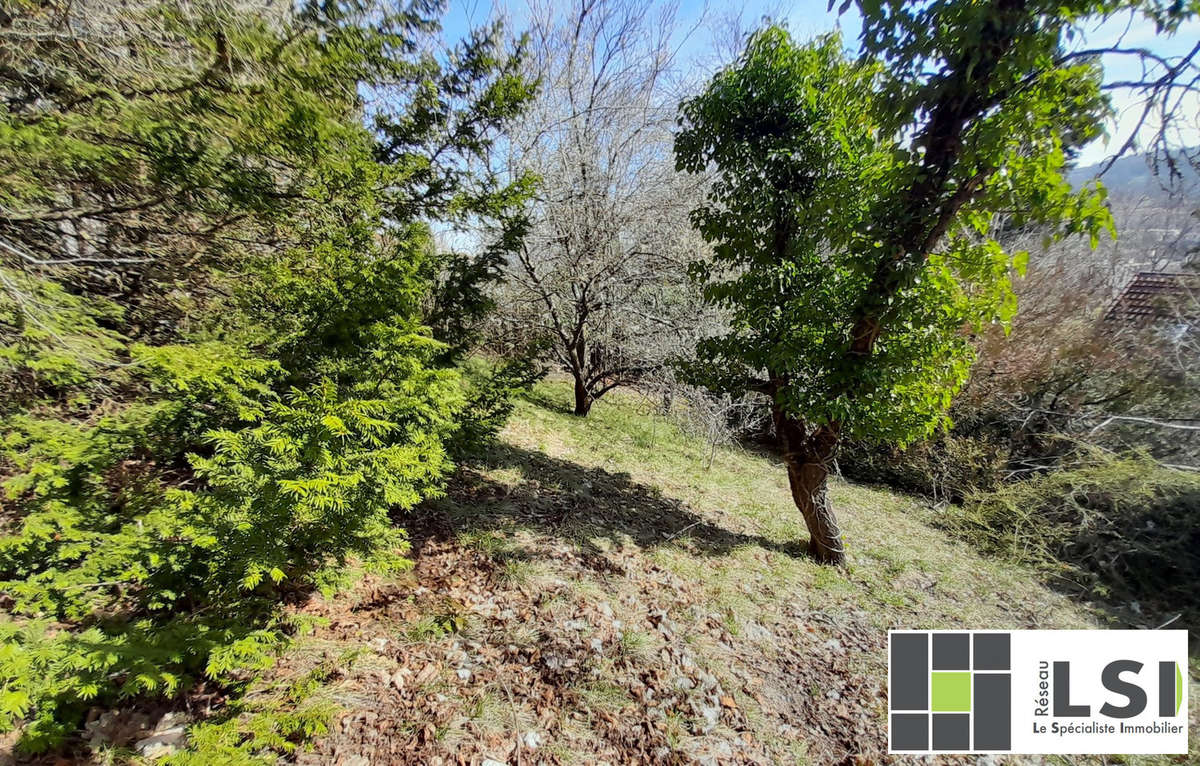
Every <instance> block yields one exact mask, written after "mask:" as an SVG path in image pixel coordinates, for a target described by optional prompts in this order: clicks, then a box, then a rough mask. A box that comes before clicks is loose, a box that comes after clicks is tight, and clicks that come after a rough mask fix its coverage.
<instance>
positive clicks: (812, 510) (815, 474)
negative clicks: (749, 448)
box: [774, 405, 846, 566]
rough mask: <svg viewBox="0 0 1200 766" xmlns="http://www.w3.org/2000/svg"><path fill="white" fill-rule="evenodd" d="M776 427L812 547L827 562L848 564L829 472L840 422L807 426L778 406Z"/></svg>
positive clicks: (793, 500)
mask: <svg viewBox="0 0 1200 766" xmlns="http://www.w3.org/2000/svg"><path fill="white" fill-rule="evenodd" d="M774 409H775V412H774V415H775V430H776V433H777V434H778V436H779V443H780V446H781V447H782V448H783V461H784V464H785V465H786V466H787V472H788V484H789V485H790V486H791V490H792V502H794V503H795V504H796V508H798V509H799V510H800V513H801V515H803V516H804V523H805V525H806V526H807V527H808V551H809V555H811V556H812V557H813V558H814V559H816V560H817V561H819V562H821V563H823V564H833V565H835V566H845V564H846V549H845V547H844V546H843V545H842V531H841V529H840V528H839V527H838V523H837V517H836V516H835V515H834V512H833V503H832V502H830V499H829V482H828V479H829V473H830V467H831V465H832V462H833V456H834V453H835V452H836V451H837V446H838V442H839V438H840V437H839V435H838V430H839V429H838V426H837V424H830V425H821V426H817V427H815V428H813V429H812V430H809V429H806V428H805V425H804V423H803V422H802V421H800V420H798V419H796V418H795V417H792V416H790V415H787V414H786V413H784V412H783V411H782V410H781V409H780V408H779V406H778V405H776V406H775V408H774Z"/></svg>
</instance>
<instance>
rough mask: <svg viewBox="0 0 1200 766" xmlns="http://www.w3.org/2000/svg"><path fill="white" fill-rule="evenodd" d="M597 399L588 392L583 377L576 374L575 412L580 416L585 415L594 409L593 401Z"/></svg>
mask: <svg viewBox="0 0 1200 766" xmlns="http://www.w3.org/2000/svg"><path fill="white" fill-rule="evenodd" d="M594 401H595V399H593V398H592V395H591V394H590V393H588V389H587V386H586V385H584V383H583V378H581V377H580V376H578V375H576V376H575V414H576V415H578V416H579V417H581V418H582V417H585V416H586V415H587V414H588V412H589V411H590V410H591V409H592V402H594Z"/></svg>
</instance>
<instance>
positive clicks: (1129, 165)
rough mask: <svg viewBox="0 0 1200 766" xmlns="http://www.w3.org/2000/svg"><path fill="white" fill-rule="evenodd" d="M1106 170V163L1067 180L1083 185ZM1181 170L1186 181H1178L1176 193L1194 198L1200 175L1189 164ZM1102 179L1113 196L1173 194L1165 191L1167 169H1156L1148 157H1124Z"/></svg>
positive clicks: (1081, 170) (1078, 171) (1199, 189)
mask: <svg viewBox="0 0 1200 766" xmlns="http://www.w3.org/2000/svg"><path fill="white" fill-rule="evenodd" d="M1103 167H1104V163H1100V164H1099V165H1089V166H1087V167H1083V168H1076V169H1074V170H1072V171H1071V172H1070V173H1069V174H1068V176H1067V177H1068V179H1070V181H1071V183H1072V184H1074V185H1075V186H1080V185H1082V184H1083V183H1085V182H1087V181H1090V180H1091V179H1093V178H1095V177H1096V174H1097V173H1099V172H1100V171H1101V169H1103ZM1156 170H1157V173H1156V172H1155V171H1156ZM1179 171H1180V172H1181V173H1182V175H1183V178H1182V179H1181V180H1178V181H1176V182H1175V185H1174V186H1173V187H1172V191H1173V192H1175V193H1180V192H1183V193H1188V194H1191V195H1196V194H1197V192H1200V173H1197V171H1196V168H1194V167H1193V166H1191V165H1190V164H1188V163H1187V162H1186V161H1185V162H1183V163H1182V164H1181V165H1180V167H1179ZM1101 180H1102V181H1103V182H1104V185H1105V187H1107V188H1108V191H1109V194H1110V195H1111V196H1113V197H1119V198H1124V199H1129V198H1137V197H1166V196H1169V194H1170V193H1171V192H1169V191H1168V190H1167V189H1166V188H1165V187H1166V185H1167V183H1168V173H1167V168H1166V166H1165V165H1162V164H1160V165H1159V166H1158V167H1157V168H1155V167H1152V166H1151V164H1150V161H1149V157H1148V156H1147V155H1145V154H1135V155H1131V156H1128V157H1122V158H1121V159H1119V160H1117V161H1116V162H1114V163H1113V166H1112V167H1111V168H1109V169H1108V171H1107V172H1106V173H1105V174H1104V176H1103V178H1102V179H1101Z"/></svg>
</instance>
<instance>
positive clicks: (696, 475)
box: [193, 383, 1197, 764]
mask: <svg viewBox="0 0 1200 766" xmlns="http://www.w3.org/2000/svg"><path fill="white" fill-rule="evenodd" d="M569 395H570V392H569V390H568V388H567V387H566V386H565V385H562V384H558V383H549V384H543V385H542V386H540V387H539V388H538V390H537V392H536V395H535V396H534V397H533V399H534V401H524V402H522V403H521V404H520V406H519V408H518V410H517V412H516V414H515V415H514V417H513V418H512V420H511V421H510V423H509V425H508V427H507V428H506V429H505V431H504V432H503V434H502V440H501V443H500V444H499V445H498V446H497V447H496V448H495V449H494V450H493V451H492V453H491V455H490V457H489V459H488V461H487V462H486V464H482V465H473V466H466V467H463V468H461V469H460V471H459V473H458V474H457V475H456V477H455V478H454V480H453V482H452V485H451V487H450V491H449V494H448V496H447V497H446V498H444V499H442V500H439V501H436V502H434V503H432V504H430V505H428V506H426V507H424V508H422V509H421V511H422V512H421V513H420V514H419V517H418V518H417V519H415V520H409V521H407V522H406V523H407V524H408V526H409V528H410V531H411V532H412V536H413V540H414V550H413V554H414V555H413V558H414V560H415V561H416V567H415V569H414V570H413V571H412V572H410V573H408V574H406V575H405V576H404V577H402V578H400V579H394V580H381V579H370V578H368V579H367V581H366V582H365V583H363V584H362V585H361V586H359V587H358V588H357V589H356V590H354V591H352V592H350V593H347V594H343V595H340V596H337V597H335V598H333V599H330V600H325V599H322V598H320V597H315V598H313V599H312V600H310V601H308V602H307V603H305V604H303V605H300V606H298V607H297V609H296V615H295V616H296V617H297V622H298V623H300V624H305V625H310V626H315V627H314V628H313V632H312V633H311V635H309V636H307V637H305V638H302V639H300V640H299V641H298V642H297V643H296V644H295V646H294V647H293V648H292V649H291V650H289V651H288V652H287V654H285V656H284V658H283V659H282V661H281V663H280V664H279V666H278V667H277V669H276V670H275V671H274V672H273V673H272V677H271V678H270V679H268V680H267V681H266V682H263V683H262V684H260V685H259V687H258V688H257V690H256V691H252V693H251V694H250V695H248V697H247V699H249V700H259V702H256V703H253V704H256V705H258V706H259V707H258V709H260V710H269V711H275V712H272V713H271V715H273V716H276V717H278V716H279V715H280V713H279V711H288V710H291V709H292V708H293V707H295V705H294V700H295V699H298V698H299V697H298V696H297V695H295V694H294V689H296V688H298V687H299V686H301V685H302V684H298V683H296V679H302V680H303V679H314V678H316V679H319V680H321V681H322V682H323V683H325V685H324V686H322V687H321V688H319V689H318V690H317V691H316V692H315V693H313V694H312V695H311V697H309V701H307V702H305V703H304V706H307V709H310V710H311V709H313V708H312V705H318V706H319V707H320V706H325V705H327V704H328V703H333V704H334V705H336V706H337V709H338V712H336V713H334V714H333V718H332V719H331V720H332V721H333V723H332V725H331V728H330V731H329V732H328V733H327V734H325V735H324V736H319V737H317V739H316V740H315V742H314V743H313V747H314V749H313V750H312V751H310V752H300V753H297V761H298V762H300V763H312V764H316V763H339V764H366V763H385V762H407V763H427V764H436V763H472V764H479V763H489V760H488V759H490V763H497V762H498V763H509V764H517V763H525V764H529V763H558V762H575V763H631V762H699V763H710V764H712V763H813V764H830V763H875V762H892V759H890V758H889V757H888V756H886V754H885V751H886V735H885V717H884V710H885V704H886V699H885V693H886V671H885V668H886V657H885V646H886V631H887V629H888V628H895V627H905V628H920V627H928V628H935V627H936V628H952V627H956V626H962V627H964V628H989V627H994V628H1034V627H1037V628H1070V627H1088V626H1093V625H1096V624H1098V623H1099V622H1100V621H1101V618H1100V617H1099V616H1098V615H1097V614H1094V613H1091V612H1089V611H1088V610H1087V609H1085V608H1083V607H1081V606H1079V605H1077V604H1074V603H1072V602H1071V601H1070V600H1069V599H1067V598H1066V597H1064V596H1062V595H1060V594H1057V593H1055V592H1053V591H1051V590H1049V589H1047V588H1046V587H1044V586H1043V585H1041V584H1039V583H1038V582H1036V581H1035V579H1034V578H1033V576H1032V575H1031V574H1030V573H1029V572H1028V571H1027V570H1025V569H1023V568H1021V567H1018V566H1014V565H1009V564H1005V563H1001V562H997V561H993V560H988V559H985V558H982V557H980V556H978V555H976V554H975V553H973V552H972V551H971V550H970V549H969V548H967V547H965V546H964V545H962V544H960V543H958V542H956V541H954V540H951V539H948V538H947V537H946V536H945V535H944V534H943V533H942V532H940V531H938V530H936V529H934V528H933V527H931V526H930V525H929V524H928V523H926V521H924V520H923V518H925V517H926V516H927V513H928V512H927V511H924V510H922V509H921V507H920V505H919V504H918V503H917V502H915V501H913V500H909V499H905V498H903V497H898V496H896V495H893V494H890V493H888V492H884V491H880V490H875V489H869V488H866V487H861V486H854V485H851V484H847V483H844V482H838V483H836V484H835V486H834V493H835V501H836V502H837V504H838V506H839V507H840V510H841V513H842V518H843V519H844V527H845V532H846V535H847V538H848V540H849V543H850V566H849V568H848V570H847V571H839V570H836V569H833V568H829V567H822V566H818V565H815V564H814V563H812V562H811V561H810V560H808V559H807V558H806V557H805V556H803V555H802V554H801V550H800V548H799V546H798V545H797V543H798V542H800V541H802V540H803V539H804V528H803V523H802V522H801V521H800V520H799V519H797V518H796V517H795V512H794V510H793V509H792V507H791V505H790V503H789V500H788V497H787V493H786V488H785V479H784V474H783V471H782V469H781V468H780V467H779V466H778V465H777V464H776V462H775V460H774V459H772V458H770V457H767V456H762V455H756V454H750V453H746V452H741V451H731V450H722V451H719V452H718V453H717V455H716V457H715V460H714V462H713V465H712V467H711V469H708V470H705V468H704V464H705V458H706V454H705V452H706V451H705V449H704V448H703V447H702V446H701V445H699V444H697V443H696V441H695V440H693V439H690V438H687V437H685V436H683V435H681V434H680V433H679V431H678V430H677V429H676V428H675V426H674V425H672V424H671V423H670V422H668V421H667V420H665V419H663V418H660V417H658V416H654V415H651V414H646V413H647V412H649V410H650V406H649V405H648V404H647V403H645V402H643V401H640V400H639V399H637V398H636V397H634V396H632V395H629V396H622V397H614V398H613V399H612V400H605V401H604V402H602V403H600V404H598V405H597V407H596V408H595V410H594V412H593V414H592V415H591V416H590V417H589V418H587V419H586V420H585V419H580V418H576V417H573V416H570V415H568V414H565V413H566V412H567V408H568V404H569ZM314 669H315V670H314ZM281 689H287V690H289V691H288V692H286V693H282V694H281V692H280V690H281ZM272 690H274V691H272ZM272 695H274V696H272ZM264 700H265V701H266V702H264ZM281 700H282V702H281ZM240 709H246V708H240ZM250 709H253V706H252V707H251V708H250ZM1194 723H1195V714H1193V724H1194ZM243 728H244V729H245V730H246V731H249V730H251V729H253V728H254V726H253V725H250V726H248V727H246V726H245V717H243ZM318 728H319V727H318ZM214 739H215V738H213V737H211V736H210V737H208V739H207V740H205V738H204V736H203V735H202V736H201V738H200V740H204V741H212V740H214ZM197 741H198V740H196V739H194V740H193V742H194V743H195V742H197ZM260 741H264V740H261V739H260ZM251 742H253V740H251ZM518 742H519V751H518V750H517V748H518ZM1192 742H1193V751H1192V756H1193V757H1194V756H1195V755H1196V753H1197V750H1196V747H1197V746H1196V744H1195V743H1196V737H1195V736H1193V737H1192ZM208 757H209V756H205V755H202V754H201V760H200V761H197V762H205V760H206V759H207V758H208ZM1071 762H1072V763H1082V762H1085V761H1082V760H1072V761H1071ZM1110 762H1111V761H1110ZM1129 762H1131V763H1142V762H1147V761H1145V760H1137V759H1135V760H1131V761H1129ZM1150 762H1153V761H1150ZM1163 762H1168V761H1163ZM1178 762H1182V761H1178Z"/></svg>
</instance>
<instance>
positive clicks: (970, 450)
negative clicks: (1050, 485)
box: [838, 434, 1008, 502]
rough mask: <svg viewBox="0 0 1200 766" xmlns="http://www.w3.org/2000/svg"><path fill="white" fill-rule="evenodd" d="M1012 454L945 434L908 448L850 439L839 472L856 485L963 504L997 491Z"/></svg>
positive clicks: (985, 442) (977, 440)
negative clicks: (971, 497) (885, 487)
mask: <svg viewBox="0 0 1200 766" xmlns="http://www.w3.org/2000/svg"><path fill="white" fill-rule="evenodd" d="M1007 462H1008V453H1007V451H1006V450H1005V449H1004V448H1003V447H1001V446H999V445H997V444H995V443H993V442H991V441H988V440H986V439H982V438H975V437H970V436H956V435H954V434H942V435H940V436H938V437H937V438H935V439H931V440H929V441H925V442H918V443H917V444H913V445H910V446H908V447H905V448H903V449H901V448H899V447H895V446H892V445H880V444H872V443H869V442H864V441H861V440H849V441H847V442H846V443H845V444H844V445H842V449H841V451H839V452H838V467H839V468H840V469H841V471H842V473H843V474H844V475H845V476H847V477H849V478H851V479H854V480H856V481H862V482H870V483H875V484H886V485H888V486H890V487H895V488H896V489H900V490H904V491H906V492H913V493H916V494H920V495H924V496H926V497H930V498H932V499H933V500H935V501H936V500H947V501H950V502H959V501H961V500H963V499H964V498H965V497H967V496H968V495H970V494H972V493H975V492H980V491H985V490H991V489H995V488H996V487H998V486H1000V483H1001V482H1002V481H1003V479H1004V477H1005V475H1006V473H1007Z"/></svg>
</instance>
